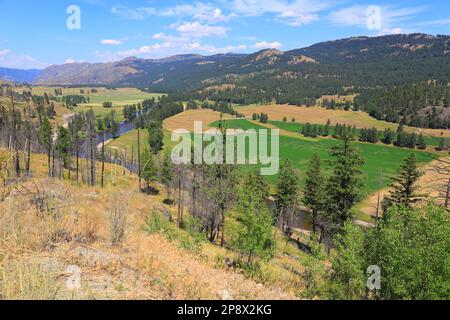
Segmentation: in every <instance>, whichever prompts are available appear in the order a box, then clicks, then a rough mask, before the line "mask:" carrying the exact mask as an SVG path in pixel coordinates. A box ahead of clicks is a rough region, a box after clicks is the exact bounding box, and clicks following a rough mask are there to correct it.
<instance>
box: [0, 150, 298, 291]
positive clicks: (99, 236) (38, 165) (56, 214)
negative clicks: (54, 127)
mask: <svg viewBox="0 0 450 320" xmlns="http://www.w3.org/2000/svg"><path fill="white" fill-rule="evenodd" d="M6 160H7V152H6V150H5V149H2V148H0V163H2V164H3V165H4V164H5V161H6ZM97 166H98V168H97V169H98V172H100V170H101V168H100V164H97ZM2 168H4V166H2ZM45 172H46V158H45V156H43V155H33V156H32V177H29V178H21V179H20V180H16V181H9V183H8V185H7V186H6V187H5V186H4V185H3V183H2V184H0V299H194V300H195V299H230V298H233V299H256V300H261V299H293V298H295V294H294V292H293V291H292V285H293V284H290V285H289V286H291V288H289V286H288V285H286V283H290V282H291V280H292V278H289V277H287V279H286V280H285V282H284V283H285V285H283V271H281V272H280V271H278V272H277V273H276V277H277V278H278V279H279V280H278V281H279V282H280V283H276V282H272V283H260V282H258V281H256V280H252V279H250V278H248V277H246V276H245V275H244V274H242V273H241V272H239V271H237V270H232V269H227V267H226V265H225V263H223V262H222V261H223V257H224V256H229V257H233V254H232V253H231V252H229V251H227V250H226V249H221V248H219V247H217V246H215V245H213V244H210V243H208V242H207V241H204V242H201V243H197V242H196V241H195V240H194V239H192V238H191V237H190V236H189V235H188V233H187V232H186V231H183V230H181V229H178V228H177V227H176V226H175V225H174V224H172V223H170V222H168V221H167V222H159V224H160V225H162V226H164V227H163V229H164V232H163V231H160V232H158V231H157V230H156V231H155V230H154V231H151V230H150V229H151V227H150V226H151V225H153V224H151V222H150V221H151V220H152V219H154V218H155V217H154V216H153V215H155V214H156V213H155V212H160V213H164V214H165V215H167V214H169V215H170V214H171V211H172V210H173V208H171V207H168V206H165V205H163V204H162V198H163V197H162V195H155V196H149V195H146V194H143V193H139V192H137V191H134V190H135V189H136V186H137V178H136V176H134V175H129V174H128V173H126V174H123V168H121V167H116V166H111V165H107V167H106V173H105V176H106V179H105V180H106V181H105V183H106V186H105V188H103V189H102V188H100V187H87V186H85V185H83V184H81V185H78V184H77V183H76V182H75V181H73V178H74V177H73V175H72V181H71V182H70V181H68V180H67V179H65V180H64V181H59V180H58V179H53V180H52V179H48V178H46V177H45V175H46V173H45ZM3 173H4V172H3V171H2V172H1V175H2V176H3ZM152 217H153V218H152ZM121 228H123V231H124V233H123V235H121V231H120V230H122V229H121ZM113 239H115V241H116V242H113ZM117 240H118V241H117ZM281 241H283V243H284V242H285V240H281ZM284 250H286V249H284ZM296 251H297V252H298V250H297V249H296V250H295V251H293V252H296ZM280 259H284V260H286V259H291V260H292V261H291V264H293V263H296V264H297V265H296V266H297V268H298V261H297V260H296V259H292V258H286V257H280ZM282 261H283V260H282ZM283 263H284V264H285V263H286V262H285V261H284V262H283ZM280 265H281V263H280ZM272 267H273V266H272ZM78 268H79V271H80V277H81V282H80V287H79V288H75V290H70V289H69V288H68V287H67V280H68V279H70V278H71V276H72V275H73V274H74V273H73V272H74V270H78ZM280 268H281V267H280ZM284 272H285V273H288V272H287V271H284ZM289 274H291V273H289ZM292 276H295V275H294V274H293V273H292ZM24 283H25V284H26V285H24Z"/></svg>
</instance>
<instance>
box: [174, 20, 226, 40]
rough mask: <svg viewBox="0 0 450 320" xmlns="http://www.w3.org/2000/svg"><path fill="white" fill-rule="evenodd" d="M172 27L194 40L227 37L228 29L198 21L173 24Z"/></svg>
mask: <svg viewBox="0 0 450 320" xmlns="http://www.w3.org/2000/svg"><path fill="white" fill-rule="evenodd" d="M170 27H171V28H172V29H175V30H176V31H178V32H179V33H180V34H181V35H183V36H187V37H193V38H202V37H211V36H225V35H226V34H227V29H226V28H225V27H222V26H210V25H205V24H201V23H200V22H198V21H194V22H178V23H175V24H172V25H171V26H170Z"/></svg>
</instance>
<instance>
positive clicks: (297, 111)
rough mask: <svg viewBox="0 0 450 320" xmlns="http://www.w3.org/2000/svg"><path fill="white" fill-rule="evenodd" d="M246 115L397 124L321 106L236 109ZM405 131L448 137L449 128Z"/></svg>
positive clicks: (359, 124)
mask: <svg viewBox="0 0 450 320" xmlns="http://www.w3.org/2000/svg"><path fill="white" fill-rule="evenodd" d="M238 110H239V112H240V113H242V114H244V115H245V116H246V117H251V116H252V115H253V113H261V112H264V113H267V114H268V116H269V120H278V121H282V120H283V118H284V117H286V118H287V119H288V121H291V120H292V118H295V121H296V122H298V123H306V122H310V123H313V124H326V122H327V120H328V119H330V121H331V124H332V125H335V124H336V123H340V124H344V123H345V124H347V125H352V126H353V125H354V126H356V127H357V128H367V127H375V128H377V129H379V130H384V129H386V128H390V129H393V130H395V129H396V128H397V126H398V125H397V124H395V123H390V122H386V121H380V120H376V119H374V118H372V117H370V116H369V115H368V114H367V113H365V112H362V111H344V110H332V109H325V108H321V107H302V106H299V107H298V106H290V105H252V106H248V107H242V108H239V109H238ZM405 129H406V130H407V131H410V132H417V133H423V134H426V135H429V136H434V137H441V136H443V137H450V130H441V129H422V128H414V127H405Z"/></svg>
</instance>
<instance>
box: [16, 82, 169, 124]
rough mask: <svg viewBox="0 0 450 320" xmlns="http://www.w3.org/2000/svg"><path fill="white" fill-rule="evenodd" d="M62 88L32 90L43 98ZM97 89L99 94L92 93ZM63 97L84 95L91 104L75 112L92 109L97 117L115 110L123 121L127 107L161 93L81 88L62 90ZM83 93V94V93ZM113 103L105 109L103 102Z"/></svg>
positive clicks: (80, 106) (34, 88)
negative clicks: (124, 107)
mask: <svg viewBox="0 0 450 320" xmlns="http://www.w3.org/2000/svg"><path fill="white" fill-rule="evenodd" d="M56 88H61V87H45V86H38V87H33V88H32V94H34V95H39V96H42V95H44V93H47V94H49V95H54V94H55V89H56ZM25 89H26V88H23V87H18V88H16V91H18V92H21V90H22V91H23V90H25ZM93 89H95V90H97V92H92V90H93ZM61 90H62V94H63V96H69V95H83V96H84V97H85V98H86V99H89V103H82V104H79V105H78V106H77V107H75V108H74V111H75V112H83V111H88V110H89V109H92V110H93V111H94V113H95V115H96V116H104V115H107V114H109V113H110V112H111V110H114V111H115V112H116V117H117V118H116V119H117V120H119V121H123V120H124V117H123V113H122V109H123V106H125V105H132V104H138V103H139V102H142V101H144V100H146V99H151V98H155V99H156V98H158V97H160V96H161V95H162V94H161V93H148V92H144V91H141V90H139V89H137V88H114V89H112V88H105V87H79V88H64V87H63V88H61ZM82 92H83V93H82ZM109 101H111V102H112V104H113V107H112V108H103V102H109Z"/></svg>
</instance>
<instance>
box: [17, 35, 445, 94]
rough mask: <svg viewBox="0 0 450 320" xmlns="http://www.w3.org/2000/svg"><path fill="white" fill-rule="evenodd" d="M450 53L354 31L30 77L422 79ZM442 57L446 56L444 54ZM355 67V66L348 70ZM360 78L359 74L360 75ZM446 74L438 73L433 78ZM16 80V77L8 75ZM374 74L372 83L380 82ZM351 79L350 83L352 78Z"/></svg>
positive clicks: (420, 38)
mask: <svg viewBox="0 0 450 320" xmlns="http://www.w3.org/2000/svg"><path fill="white" fill-rule="evenodd" d="M449 55H450V36H447V35H428V34H421V33H414V34H408V35H404V34H402V35H386V36H376V37H368V36H355V37H350V38H344V39H338V40H330V41H325V42H319V43H316V44H313V45H311V46H308V47H304V48H299V49H293V50H288V51H280V50H275V49H263V50H260V51H257V52H254V53H249V54H237V53H227V54H214V55H209V56H208V55H199V54H180V55H174V56H169V57H164V58H159V59H144V58H138V57H127V58H125V59H122V60H119V61H115V62H105V63H102V62H98V63H88V62H84V63H71V64H62V65H52V66H49V67H47V68H45V69H44V70H42V71H41V72H39V73H38V74H37V75H36V76H35V78H34V79H32V81H30V82H33V83H34V84H38V85H114V86H135V87H141V88H149V89H151V90H158V91H179V90H183V91H185V90H192V89H199V88H202V87H205V86H207V85H210V84H211V85H220V84H223V83H228V82H230V81H234V82H236V81H247V80H249V79H257V78H267V77H269V78H272V79H275V80H282V79H284V78H296V79H298V78H305V77H316V78H320V77H322V78H325V79H330V78H340V79H342V78H345V77H346V76H347V74H348V73H349V71H348V70H345V68H351V67H352V66H355V68H356V67H358V68H359V69H361V70H359V71H358V72H359V74H361V73H362V72H365V73H367V74H368V75H367V77H370V73H371V72H372V73H374V72H373V69H374V68H375V67H376V66H375V65H376V64H378V68H384V69H386V70H388V71H389V72H391V71H392V72H394V71H395V69H396V65H397V66H400V67H401V68H404V66H405V65H408V64H413V66H414V67H415V68H417V69H419V71H418V72H417V74H415V73H413V76H414V78H415V79H414V80H416V79H418V80H427V79H426V76H427V74H426V73H427V72H426V69H427V68H430V67H429V65H430V64H432V65H433V68H435V65H442V66H441V67H440V68H441V69H442V68H443V70H444V71H445V70H447V68H448V62H446V61H445V60H448V59H446V58H447V57H448V56H449ZM443 58H445V59H443ZM436 69H438V68H436ZM352 72H353V73H354V72H355V71H354V70H353V71H352ZM359 77H361V75H359ZM442 78H447V77H446V76H444V75H442V74H439V75H438V79H442ZM13 80H15V79H13ZM379 80H380V79H375V80H374V81H375V82H377V81H378V82H380V81H379ZM351 84H352V83H351Z"/></svg>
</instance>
